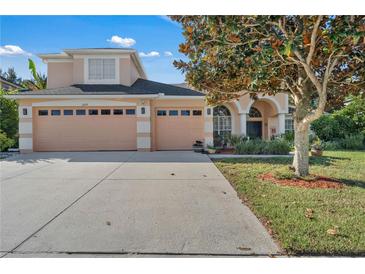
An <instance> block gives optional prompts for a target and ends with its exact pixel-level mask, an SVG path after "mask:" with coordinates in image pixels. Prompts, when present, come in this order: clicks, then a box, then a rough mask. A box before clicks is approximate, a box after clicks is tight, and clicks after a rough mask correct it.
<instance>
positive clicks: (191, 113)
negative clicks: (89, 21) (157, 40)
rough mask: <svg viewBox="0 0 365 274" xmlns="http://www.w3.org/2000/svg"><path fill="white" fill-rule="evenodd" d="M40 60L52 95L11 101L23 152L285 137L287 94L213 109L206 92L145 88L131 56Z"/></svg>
mask: <svg viewBox="0 0 365 274" xmlns="http://www.w3.org/2000/svg"><path fill="white" fill-rule="evenodd" d="M39 57H40V58H41V59H42V60H43V61H44V62H45V63H46V64H47V66H48V73H47V74H48V83H47V87H48V88H47V89H45V90H40V91H27V92H22V93H19V94H16V95H9V96H8V97H9V98H14V99H16V100H18V103H19V148H20V150H21V152H30V151H97V150H138V151H154V150H189V149H191V148H192V144H193V143H195V141H197V140H200V141H203V142H204V144H205V145H212V144H213V140H214V139H213V136H215V137H217V136H222V135H224V134H227V133H228V134H243V135H249V136H252V137H260V138H265V139H267V138H270V137H271V136H272V135H277V134H280V133H283V132H285V115H286V114H287V113H288V97H287V95H286V94H278V95H276V96H259V99H258V100H255V101H254V100H252V99H250V97H249V96H243V97H242V98H240V99H239V100H236V101H233V102H229V103H226V104H224V105H221V106H208V105H207V104H206V102H205V96H204V94H203V93H201V92H198V91H195V90H192V89H188V88H183V87H178V86H174V85H168V84H163V83H157V82H154V81H149V80H147V76H146V73H145V71H144V69H143V65H142V63H141V60H140V58H139V57H138V54H137V52H136V51H135V50H133V49H112V48H108V49H102V48H98V49H67V50H64V51H63V53H58V54H40V55H39Z"/></svg>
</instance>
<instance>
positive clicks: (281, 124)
mask: <svg viewBox="0 0 365 274" xmlns="http://www.w3.org/2000/svg"><path fill="white" fill-rule="evenodd" d="M283 133H285V113H279V114H278V134H283Z"/></svg>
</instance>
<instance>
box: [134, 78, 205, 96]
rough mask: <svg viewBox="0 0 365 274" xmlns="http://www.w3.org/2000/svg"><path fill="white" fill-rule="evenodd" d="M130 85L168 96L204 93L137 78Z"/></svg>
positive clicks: (200, 94)
mask: <svg viewBox="0 0 365 274" xmlns="http://www.w3.org/2000/svg"><path fill="white" fill-rule="evenodd" d="M132 87H134V88H138V89H142V90H146V91H147V90H148V91H153V92H155V93H164V94H165V95H170V96H171V95H172V96H204V93H201V92H198V91H195V90H192V89H188V88H182V87H178V86H175V85H168V84H163V83H158V82H154V81H150V80H145V79H138V80H137V81H136V82H134V84H133V85H132Z"/></svg>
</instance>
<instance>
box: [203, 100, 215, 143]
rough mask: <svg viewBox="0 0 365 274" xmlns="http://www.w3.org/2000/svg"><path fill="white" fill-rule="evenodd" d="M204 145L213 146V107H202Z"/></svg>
mask: <svg viewBox="0 0 365 274" xmlns="http://www.w3.org/2000/svg"><path fill="white" fill-rule="evenodd" d="M204 136H205V137H204V145H205V147H207V146H213V108H212V107H204Z"/></svg>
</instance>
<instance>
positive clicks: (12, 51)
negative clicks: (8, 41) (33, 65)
mask: <svg viewBox="0 0 365 274" xmlns="http://www.w3.org/2000/svg"><path fill="white" fill-rule="evenodd" d="M16 55H25V56H31V55H32V54H31V53H29V52H26V51H25V50H23V49H22V48H21V47H19V46H15V45H5V46H1V47H0V56H16Z"/></svg>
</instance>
